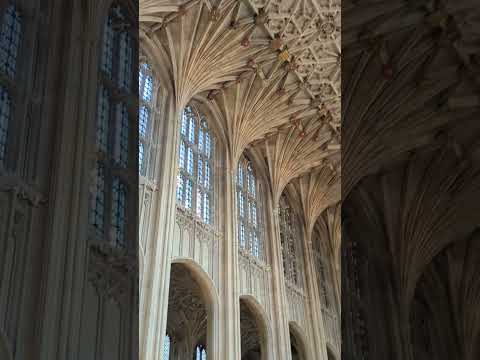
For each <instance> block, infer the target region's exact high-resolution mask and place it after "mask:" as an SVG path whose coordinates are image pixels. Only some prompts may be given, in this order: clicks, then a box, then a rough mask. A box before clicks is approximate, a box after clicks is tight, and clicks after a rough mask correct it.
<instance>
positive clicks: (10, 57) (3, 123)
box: [0, 2, 22, 164]
mask: <svg viewBox="0 0 480 360" xmlns="http://www.w3.org/2000/svg"><path fill="white" fill-rule="evenodd" d="M1 21H2V23H1V28H0V73H1V74H2V75H3V76H2V77H1V80H0V164H4V163H5V159H6V155H7V147H8V137H9V132H10V130H11V129H10V128H11V122H12V117H13V102H14V101H13V99H12V96H11V94H12V93H11V89H12V88H14V87H15V84H14V79H15V74H16V71H17V66H18V64H17V62H18V61H17V60H18V52H19V50H20V38H21V31H22V19H21V16H20V12H19V11H18V9H17V7H16V6H15V4H14V3H13V2H9V4H8V5H7V6H6V7H5V8H4V9H3V14H2V20H1Z"/></svg>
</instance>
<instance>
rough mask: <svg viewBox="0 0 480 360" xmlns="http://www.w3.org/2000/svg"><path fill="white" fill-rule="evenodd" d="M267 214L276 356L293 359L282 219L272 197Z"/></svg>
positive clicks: (280, 359) (286, 359)
mask: <svg viewBox="0 0 480 360" xmlns="http://www.w3.org/2000/svg"><path fill="white" fill-rule="evenodd" d="M267 210H268V211H267V214H271V215H270V216H267V219H268V221H269V223H270V224H269V225H270V228H271V229H272V231H271V233H272V239H271V242H270V246H271V263H272V287H273V292H272V297H273V302H272V315H273V316H272V328H273V332H274V334H275V336H274V339H275V345H276V346H275V352H276V354H275V357H274V359H279V360H282V359H283V360H291V359H292V351H291V344H290V327H289V315H288V300H287V290H286V287H285V277H284V275H283V274H284V272H283V257H282V248H281V241H280V221H279V214H280V213H279V208H278V207H275V208H274V206H273V204H272V199H271V198H269V201H268V207H267Z"/></svg>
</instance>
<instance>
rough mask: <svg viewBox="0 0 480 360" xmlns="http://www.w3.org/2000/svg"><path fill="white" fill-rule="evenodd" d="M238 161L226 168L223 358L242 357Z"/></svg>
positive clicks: (236, 358) (233, 358)
mask: <svg viewBox="0 0 480 360" xmlns="http://www.w3.org/2000/svg"><path fill="white" fill-rule="evenodd" d="M235 169H236V164H233V161H232V160H231V157H230V156H228V157H227V160H226V169H225V177H226V179H225V214H224V218H225V242H224V246H223V248H222V249H223V254H221V257H223V259H224V263H223V277H221V278H220V279H221V282H223V294H222V295H223V315H224V316H223V319H224V323H223V324H224V328H223V329H221V330H220V331H221V333H220V334H218V336H220V337H223V339H222V340H223V341H222V343H223V347H224V353H223V355H224V357H222V358H221V359H229V360H230V359H231V360H240V358H241V341H240V340H241V331H240V290H239V274H238V256H239V255H238V240H237V211H236V206H235V204H236V192H235V176H236V171H235Z"/></svg>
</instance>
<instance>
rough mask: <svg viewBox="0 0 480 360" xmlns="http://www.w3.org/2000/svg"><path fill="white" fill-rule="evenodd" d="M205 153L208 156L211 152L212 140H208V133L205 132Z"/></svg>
mask: <svg viewBox="0 0 480 360" xmlns="http://www.w3.org/2000/svg"><path fill="white" fill-rule="evenodd" d="M205 154H206V155H207V156H208V157H210V156H211V154H212V142H211V140H210V134H209V133H208V132H207V133H205Z"/></svg>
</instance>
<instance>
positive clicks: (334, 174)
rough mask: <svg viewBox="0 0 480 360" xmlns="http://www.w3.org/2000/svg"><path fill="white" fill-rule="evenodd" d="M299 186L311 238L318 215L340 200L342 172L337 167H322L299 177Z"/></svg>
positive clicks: (308, 235) (308, 236) (308, 234)
mask: <svg viewBox="0 0 480 360" xmlns="http://www.w3.org/2000/svg"><path fill="white" fill-rule="evenodd" d="M297 186H298V190H299V194H300V197H301V200H302V206H303V212H304V218H305V226H306V230H307V238H311V235H312V231H313V227H314V226H315V222H316V221H317V219H318V217H319V216H320V215H321V214H322V212H323V211H324V210H325V209H327V208H328V207H329V206H332V205H334V204H335V203H337V202H338V201H340V174H339V173H338V171H337V170H336V169H331V168H329V167H322V168H320V169H319V170H315V171H314V172H312V173H310V174H308V175H306V176H303V177H301V178H300V179H298V182H297Z"/></svg>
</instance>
